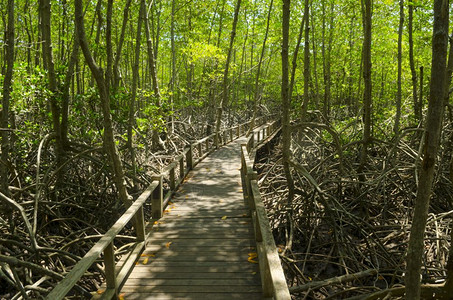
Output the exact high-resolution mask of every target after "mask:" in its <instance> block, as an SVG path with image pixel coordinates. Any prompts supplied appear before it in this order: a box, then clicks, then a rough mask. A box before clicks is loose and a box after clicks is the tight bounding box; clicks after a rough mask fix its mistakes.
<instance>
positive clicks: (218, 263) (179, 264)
mask: <svg viewBox="0 0 453 300" xmlns="http://www.w3.org/2000/svg"><path fill="white" fill-rule="evenodd" d="M248 264H249V263H247V264H245V263H244V262H229V263H228V264H226V263H225V262H221V261H200V262H196V263H194V262H193V261H169V260H166V261H164V260H156V261H154V262H152V263H149V264H147V265H143V264H138V265H136V266H135V268H134V270H135V269H136V268H138V267H144V268H149V267H151V266H152V268H153V269H154V267H193V266H198V267H222V268H223V269H224V270H227V269H228V268H230V267H233V268H236V267H238V266H239V267H243V266H246V265H248Z"/></svg>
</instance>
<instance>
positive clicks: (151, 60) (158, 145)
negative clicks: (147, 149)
mask: <svg viewBox="0 0 453 300" xmlns="http://www.w3.org/2000/svg"><path fill="white" fill-rule="evenodd" d="M140 6H145V7H144V8H143V12H142V13H143V14H145V15H144V21H145V33H146V45H147V48H148V66H149V71H150V73H151V80H152V81H153V91H154V98H155V99H154V100H155V101H156V102H155V103H156V106H157V107H158V109H159V113H160V114H162V113H163V112H162V110H161V107H162V105H161V95H160V89H159V82H158V81H157V70H156V58H155V56H154V54H155V52H154V45H153V40H152V38H151V33H150V30H149V16H148V13H147V10H146V5H145V0H142V1H141V4H140ZM140 11H142V8H140ZM161 117H163V116H161ZM152 142H153V150H159V149H163V148H164V145H163V143H162V141H161V140H160V137H159V131H158V130H157V129H156V128H155V129H153V137H152Z"/></svg>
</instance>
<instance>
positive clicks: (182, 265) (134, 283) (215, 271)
mask: <svg viewBox="0 0 453 300" xmlns="http://www.w3.org/2000/svg"><path fill="white" fill-rule="evenodd" d="M244 142H245V139H238V140H236V141H234V142H232V143H230V144H229V145H227V146H224V147H222V148H221V149H219V150H217V151H215V152H214V153H212V154H211V155H210V156H209V157H207V158H206V159H205V160H204V161H202V162H200V163H199V164H198V165H197V166H196V167H195V168H194V170H192V171H191V172H190V173H189V175H188V177H187V179H186V181H185V182H184V184H182V185H181V187H180V189H179V190H178V191H177V193H176V194H175V196H174V197H173V199H172V201H171V204H170V205H168V207H167V209H166V211H165V214H164V217H163V218H161V219H160V220H158V221H156V222H155V224H153V226H152V227H150V228H148V229H149V230H152V231H153V232H152V233H151V235H150V238H149V239H148V240H147V247H146V250H145V251H144V253H143V254H142V256H141V258H140V260H139V262H138V263H137V265H136V266H135V268H134V269H133V271H132V273H131V275H130V276H129V278H128V280H127V281H126V283H125V285H124V286H123V288H122V290H121V292H120V294H121V295H122V296H123V297H124V299H128V300H129V299H261V298H262V297H261V295H262V290H261V281H260V275H259V269H258V264H256V263H253V260H252V262H250V261H249V260H248V258H249V255H250V254H251V253H254V252H256V248H255V247H256V245H255V241H254V233H253V228H252V220H251V218H250V212H249V209H248V206H247V204H246V203H245V202H244V197H243V193H242V187H241V176H240V144H241V143H244Z"/></svg>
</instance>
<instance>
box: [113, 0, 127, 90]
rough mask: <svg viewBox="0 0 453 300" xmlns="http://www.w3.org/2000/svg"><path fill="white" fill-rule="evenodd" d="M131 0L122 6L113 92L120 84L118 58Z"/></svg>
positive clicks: (114, 63)
mask: <svg viewBox="0 0 453 300" xmlns="http://www.w3.org/2000/svg"><path fill="white" fill-rule="evenodd" d="M131 2H132V0H127V2H126V5H125V6H124V10H123V25H122V26H121V33H120V39H119V41H118V45H117V47H116V53H115V61H114V62H113V83H112V84H113V85H112V87H113V91H115V92H116V91H117V90H118V87H119V84H120V79H121V78H120V77H121V76H120V72H119V67H118V66H119V64H120V58H121V52H122V50H123V44H124V36H125V34H126V26H127V22H128V20H129V8H130V6H131Z"/></svg>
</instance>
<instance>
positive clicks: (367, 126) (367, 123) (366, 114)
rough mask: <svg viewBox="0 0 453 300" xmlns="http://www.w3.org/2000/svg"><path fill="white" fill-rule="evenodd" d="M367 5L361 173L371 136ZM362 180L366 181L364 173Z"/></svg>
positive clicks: (366, 14) (368, 15)
mask: <svg viewBox="0 0 453 300" xmlns="http://www.w3.org/2000/svg"><path fill="white" fill-rule="evenodd" d="M362 3H364V5H365V11H364V15H363V27H364V28H363V29H364V39H363V50H362V51H363V81H364V83H365V90H364V91H363V140H362V151H361V157H360V165H359V170H358V171H359V173H362V172H363V171H364V169H365V166H366V164H367V161H368V145H369V143H370V138H371V89H372V87H371V6H372V0H362ZM360 177H361V178H360V181H365V176H364V175H363V173H362V174H361V175H360Z"/></svg>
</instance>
